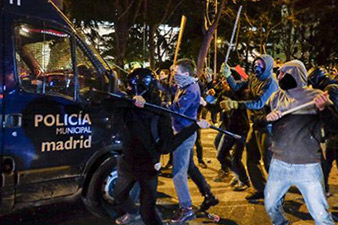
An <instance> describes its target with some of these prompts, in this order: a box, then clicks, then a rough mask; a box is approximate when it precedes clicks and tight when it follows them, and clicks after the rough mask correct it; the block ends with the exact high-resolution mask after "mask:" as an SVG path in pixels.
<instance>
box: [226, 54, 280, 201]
mask: <svg viewBox="0 0 338 225" xmlns="http://www.w3.org/2000/svg"><path fill="white" fill-rule="evenodd" d="M273 65H274V61H273V58H272V57H271V56H270V55H261V56H259V57H257V58H256V59H255V60H254V62H253V71H254V75H251V76H249V79H248V80H246V81H235V79H234V78H233V77H232V76H231V71H230V67H229V66H228V65H226V66H225V65H222V68H221V71H222V73H223V76H224V77H226V78H227V82H228V83H229V85H230V87H231V89H232V90H233V91H235V92H236V91H240V90H242V89H245V88H248V89H249V90H248V91H249V93H248V100H245V101H234V100H231V99H230V100H229V99H227V100H224V101H222V102H221V103H220V106H221V108H222V109H224V110H225V111H229V110H231V109H237V108H239V107H240V108H244V109H245V108H246V109H247V113H248V118H249V122H250V129H249V131H248V135H247V139H246V151H247V168H248V173H249V177H250V181H251V184H252V188H249V189H248V190H247V191H248V194H247V196H246V197H245V198H246V199H247V200H249V201H251V200H257V199H262V198H264V187H265V182H266V179H265V176H264V173H263V171H262V168H261V164H260V160H261V158H262V157H263V161H264V167H265V169H266V171H268V170H269V163H270V158H271V157H270V154H269V138H268V132H267V128H263V129H259V128H257V127H256V126H255V124H254V123H253V119H254V118H255V117H257V116H260V115H266V112H265V109H264V106H265V104H266V102H267V100H268V99H269V97H270V96H271V95H272V93H274V92H276V91H277V90H278V85H277V82H276V80H275V78H274V77H273Z"/></svg>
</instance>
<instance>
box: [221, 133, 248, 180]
mask: <svg viewBox="0 0 338 225" xmlns="http://www.w3.org/2000/svg"><path fill="white" fill-rule="evenodd" d="M244 147H245V138H243V139H241V140H235V139H233V138H229V137H227V136H225V135H224V134H223V135H222V136H221V139H220V141H219V145H218V148H217V150H218V153H217V160H218V161H219V162H220V164H221V167H222V170H224V171H225V172H226V171H227V169H228V168H230V169H231V170H232V171H233V172H234V173H235V174H236V175H237V176H238V178H239V180H240V181H241V182H242V183H244V184H246V185H250V184H249V179H248V176H247V174H246V170H245V167H244V165H243V163H242V155H243V151H244ZM231 149H232V150H233V151H232V154H230V151H231Z"/></svg>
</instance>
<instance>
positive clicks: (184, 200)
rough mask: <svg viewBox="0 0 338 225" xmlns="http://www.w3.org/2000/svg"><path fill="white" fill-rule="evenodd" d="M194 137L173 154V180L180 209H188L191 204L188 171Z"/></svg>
mask: <svg viewBox="0 0 338 225" xmlns="http://www.w3.org/2000/svg"><path fill="white" fill-rule="evenodd" d="M196 137H197V134H196V132H195V133H194V134H193V135H191V136H190V137H189V138H187V139H186V140H185V141H184V142H183V143H182V144H181V145H180V146H178V148H177V149H176V150H175V151H174V152H173V180H174V185H175V190H176V194H177V196H178V200H179V204H180V207H181V208H186V207H190V206H191V204H192V202H191V196H190V192H189V187H188V169H189V161H190V157H191V155H192V154H193V148H194V144H195V140H196Z"/></svg>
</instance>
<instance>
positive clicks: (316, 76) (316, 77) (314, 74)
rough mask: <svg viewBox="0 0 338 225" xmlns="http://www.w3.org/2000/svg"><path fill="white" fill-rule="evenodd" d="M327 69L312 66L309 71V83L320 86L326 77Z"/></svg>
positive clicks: (314, 86) (315, 86)
mask: <svg viewBox="0 0 338 225" xmlns="http://www.w3.org/2000/svg"><path fill="white" fill-rule="evenodd" d="M325 76H326V75H325V71H324V69H322V68H320V67H312V68H311V69H309V71H308V77H307V79H308V84H309V85H312V87H313V88H318V87H319V86H320V82H321V81H322V80H323V79H325Z"/></svg>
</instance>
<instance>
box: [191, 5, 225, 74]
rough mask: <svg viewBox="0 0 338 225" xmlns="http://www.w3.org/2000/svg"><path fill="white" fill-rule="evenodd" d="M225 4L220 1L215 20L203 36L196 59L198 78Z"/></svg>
mask: <svg viewBox="0 0 338 225" xmlns="http://www.w3.org/2000/svg"><path fill="white" fill-rule="evenodd" d="M225 2H226V0H221V2H220V7H219V11H218V12H217V14H216V17H215V20H214V22H213V24H212V25H211V26H210V27H209V29H208V31H207V32H206V34H205V35H204V39H203V42H202V46H201V48H200V51H199V53H198V58H197V76H198V77H200V76H201V75H202V71H203V68H204V63H205V62H204V59H205V57H206V56H207V54H208V50H209V48H210V45H211V41H212V39H213V36H214V33H215V30H216V27H217V24H218V21H219V19H220V18H221V14H222V9H223V6H224V4H225ZM203 24H205V23H203ZM215 63H216V62H215Z"/></svg>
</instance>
